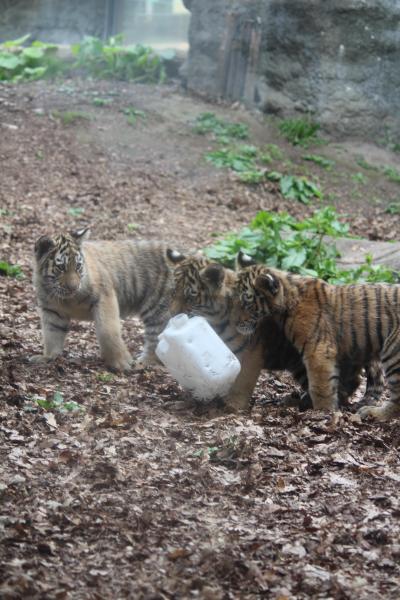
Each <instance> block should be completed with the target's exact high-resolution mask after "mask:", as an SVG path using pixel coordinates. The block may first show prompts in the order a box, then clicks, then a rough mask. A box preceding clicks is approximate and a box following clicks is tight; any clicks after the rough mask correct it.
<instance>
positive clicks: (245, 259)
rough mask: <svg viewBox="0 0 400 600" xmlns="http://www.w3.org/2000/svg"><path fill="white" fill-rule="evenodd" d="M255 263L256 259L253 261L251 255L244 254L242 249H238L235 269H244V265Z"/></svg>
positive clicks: (249, 265)
mask: <svg viewBox="0 0 400 600" xmlns="http://www.w3.org/2000/svg"><path fill="white" fill-rule="evenodd" d="M256 264H257V261H255V260H254V258H253V257H252V256H249V255H248V254H245V253H244V252H243V250H239V252H238V253H237V255H236V259H235V271H237V270H238V269H244V268H245V267H251V266H252V265H256Z"/></svg>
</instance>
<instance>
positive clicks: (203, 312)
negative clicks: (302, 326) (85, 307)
mask: <svg viewBox="0 0 400 600" xmlns="http://www.w3.org/2000/svg"><path fill="white" fill-rule="evenodd" d="M168 252H170V251H168ZM177 256H180V255H178V254H177ZM169 259H170V260H171V263H176V262H177V261H174V257H173V256H172V255H170V254H169ZM240 259H242V260H243V256H242V255H239V261H240ZM236 278H237V274H236V273H235V272H234V271H232V270H230V269H225V268H224V267H222V266H221V265H219V264H217V263H212V262H211V261H209V260H207V259H206V258H204V257H202V256H191V257H188V258H185V259H184V260H180V261H179V264H175V271H174V280H175V287H174V292H173V295H172V300H171V305H170V311H171V313H172V314H178V313H180V312H184V313H188V314H191V315H199V316H203V317H205V318H206V319H207V321H208V322H209V323H210V325H211V326H212V327H213V328H214V329H215V331H216V332H217V333H218V334H219V335H220V337H221V338H222V339H223V340H224V342H225V343H226V344H227V345H228V346H229V348H230V349H231V350H232V352H234V353H235V354H236V355H237V357H238V358H239V360H240V362H241V365H242V368H241V371H240V374H239V376H238V378H237V379H236V381H235V384H234V386H233V388H232V389H231V391H230V394H229V397H228V398H227V399H226V402H227V404H229V405H230V406H231V407H232V408H236V409H244V408H246V407H248V406H249V403H250V399H251V396H252V393H253V390H254V387H255V385H256V382H257V379H258V376H259V374H260V372H261V370H262V369H269V370H277V371H283V370H288V371H290V372H291V373H292V375H293V376H294V378H295V380H296V381H297V382H298V383H299V384H300V385H301V387H302V388H303V395H302V398H301V405H303V406H304V407H308V406H311V405H312V404H311V399H310V397H309V396H308V393H307V373H306V369H305V366H304V364H303V362H302V359H301V356H300V353H299V352H298V351H297V350H296V348H295V346H294V345H293V344H292V343H291V342H290V341H289V340H288V338H287V337H286V336H284V335H282V332H281V330H280V328H279V326H278V325H277V324H276V323H275V321H274V320H273V319H272V318H270V317H266V318H265V319H263V320H262V322H260V323H258V325H257V328H255V329H254V330H252V333H253V335H252V336H251V337H249V336H248V335H245V334H243V333H239V332H238V331H237V329H236V321H235V318H234V314H233V291H234V288H235V284H236ZM360 371H361V369H359V370H355V369H354V368H353V365H349V367H348V369H344V368H343V369H342V371H341V378H340V383H341V385H340V388H339V394H340V400H341V402H342V403H346V401H347V399H348V397H349V396H351V394H352V393H353V392H354V391H355V389H356V388H357V387H358V385H359V383H360V377H359V375H360ZM381 387H382V379H381V377H380V369H379V367H378V369H376V370H373V369H369V370H368V385H367V393H366V397H367V396H368V397H371V396H372V397H375V395H376V393H378V394H380V392H381Z"/></svg>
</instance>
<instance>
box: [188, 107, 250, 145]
mask: <svg viewBox="0 0 400 600" xmlns="http://www.w3.org/2000/svg"><path fill="white" fill-rule="evenodd" d="M193 129H194V131H195V132H196V133H199V134H201V135H205V134H207V133H212V134H213V135H214V137H215V139H216V140H218V142H219V143H222V144H228V143H229V142H230V141H231V140H232V139H239V140H245V139H247V138H248V136H249V130H248V127H247V125H244V124H243V123H231V122H229V121H225V120H224V119H219V118H218V117H217V116H216V115H215V114H214V113H211V112H206V113H201V114H200V115H199V116H198V117H197V118H196V121H195V124H194V127H193Z"/></svg>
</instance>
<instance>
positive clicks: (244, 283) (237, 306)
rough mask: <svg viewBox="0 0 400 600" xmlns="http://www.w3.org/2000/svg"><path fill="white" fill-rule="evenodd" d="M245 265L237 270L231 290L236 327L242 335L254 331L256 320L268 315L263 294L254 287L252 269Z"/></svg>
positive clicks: (253, 268)
mask: <svg viewBox="0 0 400 600" xmlns="http://www.w3.org/2000/svg"><path fill="white" fill-rule="evenodd" d="M256 268H257V267H247V268H245V269H242V270H241V271H239V272H238V274H237V277H236V284H235V286H234V291H233V306H234V315H235V322H236V329H237V330H238V331H239V333H241V334H242V335H251V334H252V333H254V331H255V329H256V327H257V324H258V322H259V321H260V319H262V318H263V317H266V316H268V314H269V311H268V308H267V307H266V306H265V302H264V298H263V295H262V294H261V293H260V292H259V291H258V290H257V289H256V288H255V285H254V283H255V279H256V277H255V276H254V270H255V269H256Z"/></svg>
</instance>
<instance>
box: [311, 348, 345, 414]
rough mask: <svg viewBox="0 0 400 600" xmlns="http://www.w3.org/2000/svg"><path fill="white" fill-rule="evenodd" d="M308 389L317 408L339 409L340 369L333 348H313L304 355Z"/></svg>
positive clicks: (314, 406)
mask: <svg viewBox="0 0 400 600" xmlns="http://www.w3.org/2000/svg"><path fill="white" fill-rule="evenodd" d="M304 363H305V365H306V369H307V378H308V391H309V394H310V396H311V399H312V403H313V408H314V409H315V410H337V409H338V404H339V402H338V384H339V369H338V367H337V364H336V356H335V355H334V354H333V352H332V350H331V348H329V347H325V346H322V345H321V346H320V347H317V348H315V347H314V348H312V349H311V350H310V351H309V352H308V353H307V354H305V355H304Z"/></svg>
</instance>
